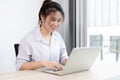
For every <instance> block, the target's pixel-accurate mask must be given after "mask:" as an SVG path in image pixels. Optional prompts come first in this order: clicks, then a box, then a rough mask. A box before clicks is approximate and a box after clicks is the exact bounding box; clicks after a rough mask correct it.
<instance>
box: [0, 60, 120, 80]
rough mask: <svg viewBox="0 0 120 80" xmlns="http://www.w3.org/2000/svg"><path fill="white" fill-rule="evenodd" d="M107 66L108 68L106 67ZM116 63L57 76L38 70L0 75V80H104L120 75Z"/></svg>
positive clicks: (102, 64)
mask: <svg viewBox="0 0 120 80" xmlns="http://www.w3.org/2000/svg"><path fill="white" fill-rule="evenodd" d="M108 66H109V67H108ZM119 68H120V64H118V63H104V62H102V61H101V62H98V63H95V64H94V65H93V66H92V68H91V69H90V70H89V71H84V72H79V73H74V74H69V75H64V76H57V75H53V74H48V73H43V72H40V71H38V70H25V71H18V72H9V73H3V74H0V80H104V79H106V78H109V77H112V76H116V75H120V69H119Z"/></svg>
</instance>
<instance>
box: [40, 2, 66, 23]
mask: <svg viewBox="0 0 120 80" xmlns="http://www.w3.org/2000/svg"><path fill="white" fill-rule="evenodd" d="M57 11H59V12H60V13H61V14H62V16H63V18H64V11H63V9H62V7H61V5H60V4H58V3H57V2H54V1H51V0H44V2H43V4H42V7H41V9H40V11H39V21H41V15H42V16H43V17H45V18H46V17H47V16H48V15H49V14H50V13H52V12H57Z"/></svg>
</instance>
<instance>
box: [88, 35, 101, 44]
mask: <svg viewBox="0 0 120 80" xmlns="http://www.w3.org/2000/svg"><path fill="white" fill-rule="evenodd" d="M89 41H90V42H89V46H102V43H103V36H102V35H101V34H100V35H90V36H89Z"/></svg>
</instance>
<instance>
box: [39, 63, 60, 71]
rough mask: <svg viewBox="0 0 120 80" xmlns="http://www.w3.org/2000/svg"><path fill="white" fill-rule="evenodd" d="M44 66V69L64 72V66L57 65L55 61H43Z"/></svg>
mask: <svg viewBox="0 0 120 80" xmlns="http://www.w3.org/2000/svg"><path fill="white" fill-rule="evenodd" d="M41 63H42V65H43V66H44V67H47V68H50V69H54V70H62V65H61V64H59V63H57V62H53V61H41Z"/></svg>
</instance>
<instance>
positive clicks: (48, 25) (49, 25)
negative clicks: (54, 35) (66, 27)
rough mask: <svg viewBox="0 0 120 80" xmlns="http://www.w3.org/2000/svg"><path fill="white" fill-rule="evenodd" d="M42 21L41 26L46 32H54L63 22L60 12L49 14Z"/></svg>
mask: <svg viewBox="0 0 120 80" xmlns="http://www.w3.org/2000/svg"><path fill="white" fill-rule="evenodd" d="M42 19H43V24H42V25H43V26H44V28H45V29H46V30H47V31H48V32H50V33H51V32H53V31H55V30H56V29H57V28H58V27H59V26H60V24H61V22H62V21H63V16H62V15H61V13H60V12H58V11H57V12H53V13H50V15H48V16H47V17H46V18H42Z"/></svg>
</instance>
